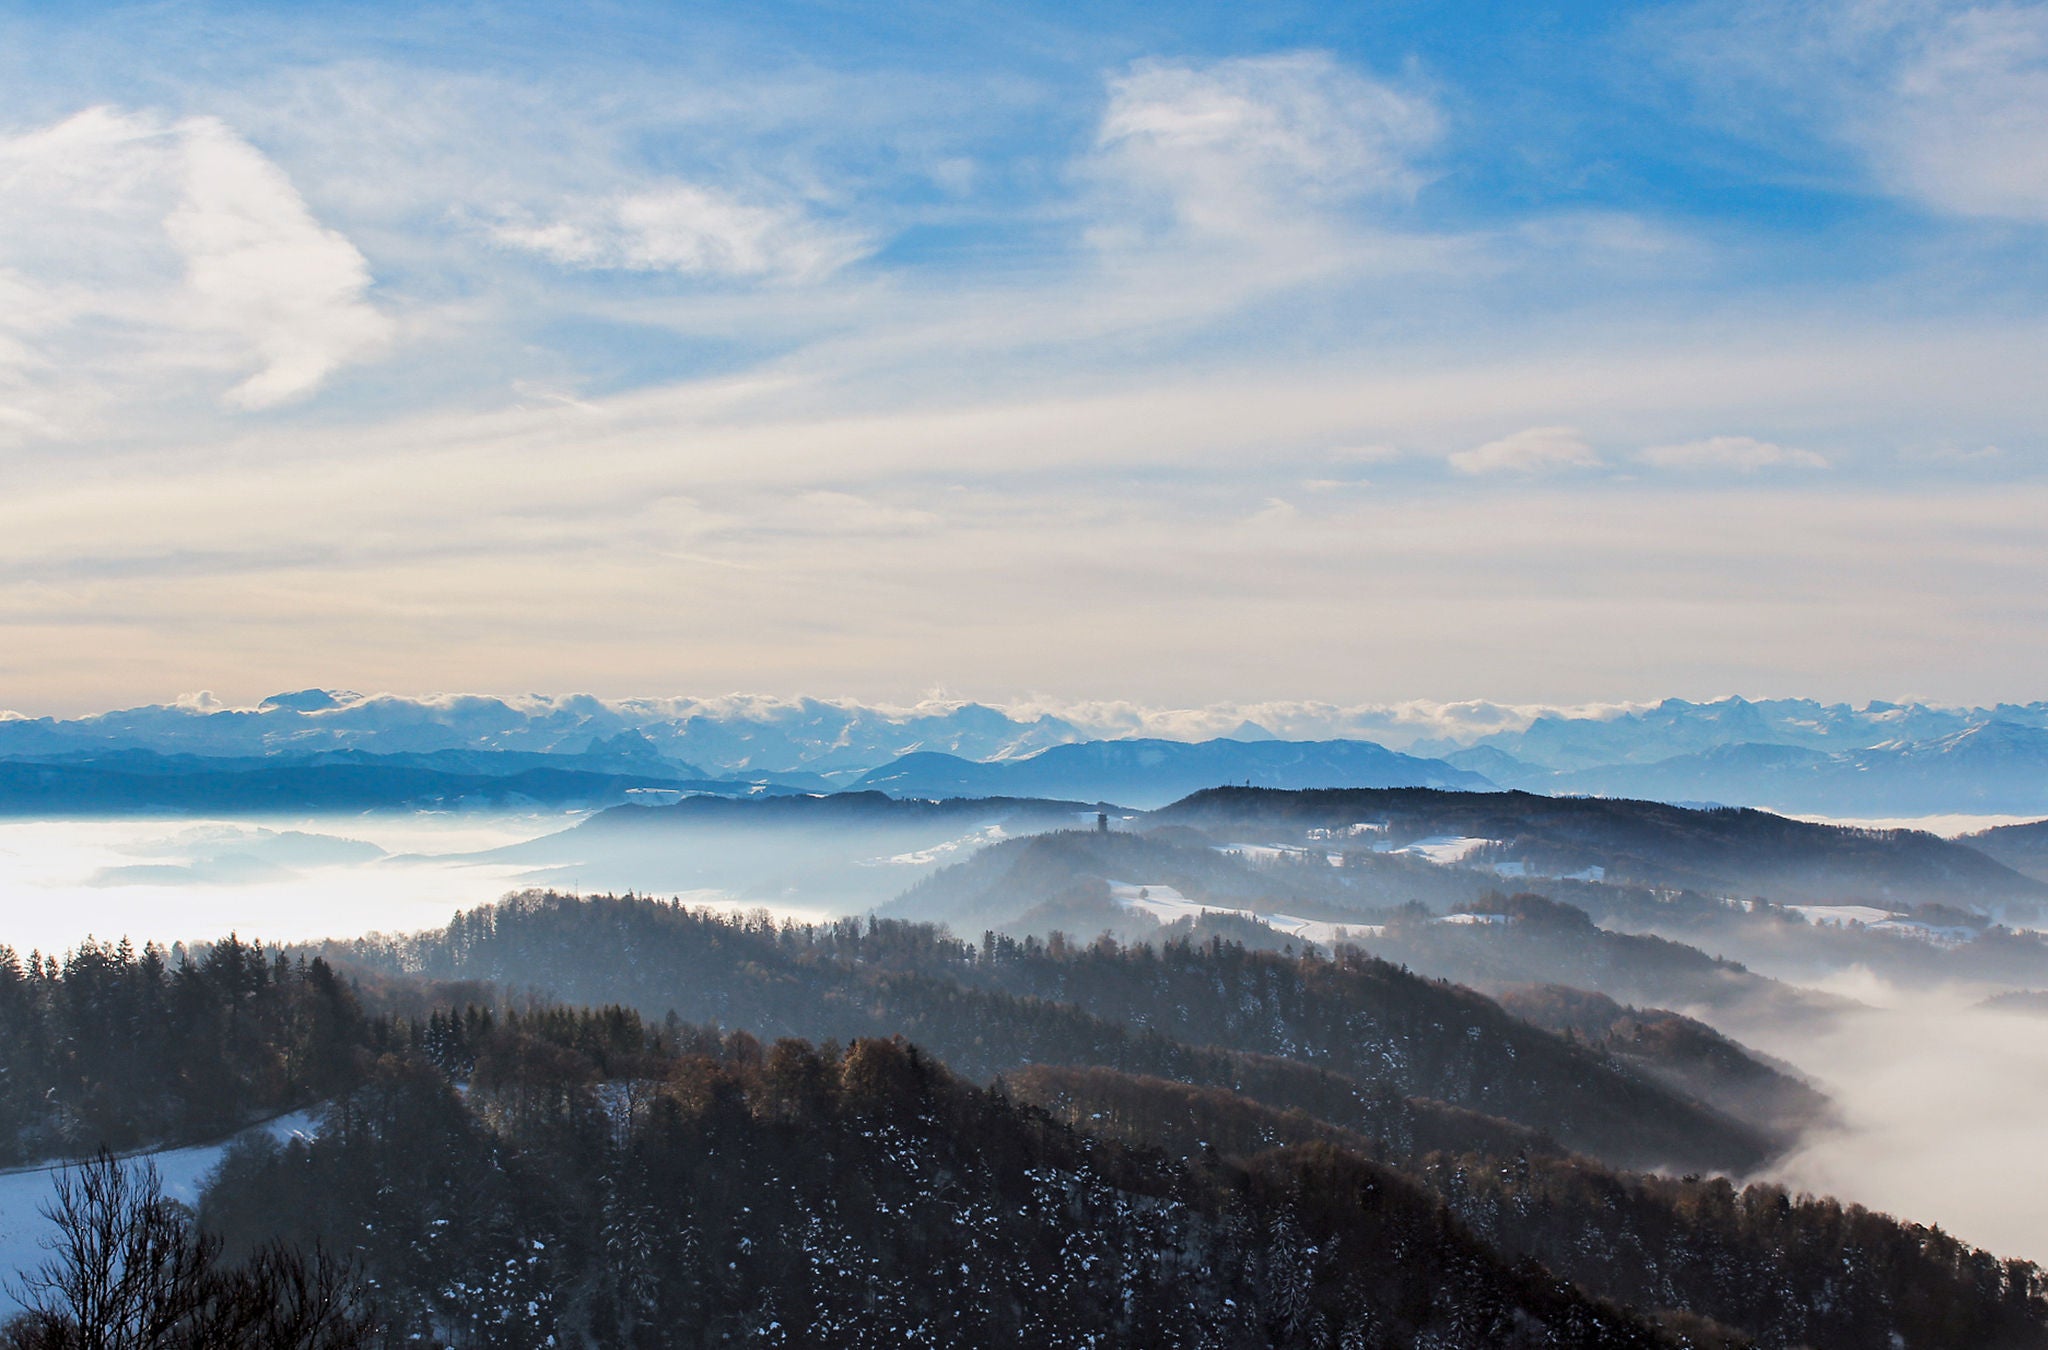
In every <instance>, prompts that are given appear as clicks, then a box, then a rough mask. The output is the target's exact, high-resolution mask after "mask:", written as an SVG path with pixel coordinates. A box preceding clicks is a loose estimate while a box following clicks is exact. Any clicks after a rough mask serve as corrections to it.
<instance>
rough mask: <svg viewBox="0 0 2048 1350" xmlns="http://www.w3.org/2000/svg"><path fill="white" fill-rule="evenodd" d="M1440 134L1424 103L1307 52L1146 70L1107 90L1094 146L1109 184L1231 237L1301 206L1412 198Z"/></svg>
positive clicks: (1142, 65) (1189, 223) (1151, 64)
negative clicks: (1160, 201)
mask: <svg viewBox="0 0 2048 1350" xmlns="http://www.w3.org/2000/svg"><path fill="white" fill-rule="evenodd" d="M1438 132H1439V118H1438V115H1437V113H1436V110H1435V108H1434V106H1433V105H1432V104H1431V103H1430V102H1429V101H1428V100H1427V99H1426V98H1423V97H1421V96H1419V95H1415V94H1410V93H1406V92H1403V91H1401V90H1399V89H1396V88H1394V87H1393V86H1392V85H1389V84H1385V83H1382V82H1380V81H1377V80H1372V79H1368V78H1366V77H1365V76H1362V75H1359V74H1357V73H1356V72H1353V71H1350V70H1347V69H1345V68H1344V67H1343V66H1341V65H1339V64H1338V63H1337V62H1336V61H1334V60H1332V59H1331V58H1330V57H1329V56H1327V55H1325V54H1323V53H1320V52H1302V53H1295V54H1291V55H1283V56H1264V57H1250V58H1240V59H1234V60H1226V61H1218V62H1215V63H1213V64H1209V65H1204V66H1193V65H1175V64H1171V63H1167V62H1161V61H1142V62H1139V63H1138V64H1137V65H1135V66H1133V67H1132V68H1131V69H1130V70H1129V71H1128V72H1127V73H1125V74H1123V75H1121V76H1118V77H1116V78H1115V79H1113V80H1112V81H1111V82H1110V102H1109V109H1108V111H1107V113H1106V114H1105V115H1104V117H1103V121H1102V128H1101V133H1100V136H1099V138H1098V147H1099V150H1100V152H1101V167H1102V169H1103V170H1104V171H1105V173H1106V175H1107V176H1109V177H1111V178H1113V179H1116V180H1119V181H1120V182H1121V183H1123V184H1124V185H1126V186H1129V187H1133V188H1136V189H1138V190H1139V191H1140V192H1141V193H1152V194H1157V195H1158V196H1160V197H1163V198H1164V199H1165V201H1166V202H1167V204H1168V207H1169V209H1170V211H1171V212H1172V214H1173V216H1174V218H1175V219H1176V220H1177V222H1178V223H1179V224H1181V225H1182V226H1185V227H1187V228H1190V229H1192V230H1195V231H1197V232H1201V233H1209V234H1220V235H1226V236H1228V235H1242V234H1246V233H1250V232H1256V231H1258V230H1260V229H1262V228H1264V227H1266V226H1268V225H1271V224H1274V223H1276V222H1278V223H1283V224H1284V223H1286V220H1287V217H1288V215H1289V214H1290V213H1291V212H1294V211H1299V210H1302V209H1321V208H1323V207H1326V206H1329V205H1332V204H1336V203H1341V202H1346V201H1351V200H1355V199H1360V198H1382V199H1389V198H1391V199H1400V198H1405V197H1408V196H1410V195H1412V194H1413V193H1414V192H1415V191H1416V190H1417V189H1418V188H1419V187H1421V186H1422V184H1423V183H1424V181H1426V178H1425V175H1424V174H1423V172H1422V171H1421V170H1420V169H1419V168H1418V167H1417V166H1416V162H1415V161H1416V158H1417V157H1418V156H1419V155H1420V154H1421V153H1422V152H1423V151H1425V150H1426V149H1428V147H1429V146H1430V145H1431V144H1432V143H1433V142H1434V141H1435V140H1436V138H1437V135H1438Z"/></svg>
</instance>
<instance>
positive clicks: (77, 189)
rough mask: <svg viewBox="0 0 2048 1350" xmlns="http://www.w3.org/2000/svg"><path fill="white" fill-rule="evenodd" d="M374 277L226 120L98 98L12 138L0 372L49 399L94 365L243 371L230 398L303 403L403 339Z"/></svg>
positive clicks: (3, 181)
mask: <svg viewBox="0 0 2048 1350" xmlns="http://www.w3.org/2000/svg"><path fill="white" fill-rule="evenodd" d="M369 286H370V273H369V268H368V265H367V264H366V263H365V261H364V259H363V256H362V254H361V253H359V252H358V251H357V250H356V248H355V246H354V245H353V244H351V243H350V242H349V241H348V240H347V239H346V238H344V237H343V236H342V235H340V234H339V233H337V232H335V231H333V230H331V229H328V228H326V227H325V226H323V225H321V224H320V222H319V221H318V220H316V219H315V218H314V216H313V214H312V212H311V211H310V210H309V209H308V207H307V205H306V203H305V201H304V199H303V198H302V197H301V196H300V195H299V193H298V190H297V189H296V188H295V187H294V186H293V185H292V183H291V181H290V179H289V178H287V177H286V176H285V174H284V173H283V171H281V170H280V169H279V168H278V167H277V166H276V165H275V164H273V163H272V162H271V161H270V160H269V159H267V158H266V157H265V156H264V155H263V154H262V153H261V152H260V151H258V150H257V149H256V148H255V147H253V146H251V145H250V144H249V143H248V142H247V141H245V140H243V139H242V138H241V137H239V136H238V135H236V134H235V132H234V131H233V130H232V129H230V128H229V127H228V126H227V125H226V124H225V123H223V122H221V121H219V120H218V119H215V118H211V117H192V118H186V119H184V120H182V121H177V122H165V121H163V120H161V119H159V118H156V117H154V116H151V115H149V114H146V113H124V112H121V111H118V110H115V109H111V108H91V109H88V110H86V111H85V112H82V113H79V114H77V115H75V116H73V117H70V118H68V119H66V120H64V121H62V122H59V123H56V124H55V125H53V126H48V127H44V128H42V129H40V130H35V131H29V132H25V133H21V134H18V135H13V136H6V137H0V291H4V293H5V294H6V296H7V299H8V300H9V302H10V303H9V304H7V306H6V307H5V312H4V313H0V375H5V374H7V373H8V371H9V369H10V368H11V369H12V371H14V372H15V373H17V374H19V373H21V372H26V371H34V372H37V373H38V375H39V378H38V379H37V380H36V381H35V384H36V386H37V388H38V390H39V392H41V393H43V394H44V395H49V394H51V393H54V392H61V393H64V394H71V395H76V394H79V393H80V392H81V391H79V390H77V389H76V388H75V387H72V388H65V387H64V386H65V383H66V379H67V377H72V376H75V375H76V374H77V373H78V372H79V371H80V369H81V368H83V367H96V368H98V369H99V370H101V371H103V372H118V373H119V374H118V377H119V378H122V379H129V380H132V379H133V378H134V377H135V375H136V373H137V372H140V373H143V374H169V375H170V376H171V377H172V379H173V380H174V382H177V383H183V382H184V381H186V380H189V378H190V376H191V375H192V374H193V373H194V372H207V373H212V374H214V375H216V376H218V375H222V374H224V375H227V376H228V377H229V378H233V377H235V376H240V377H241V378H240V379H239V381H238V382H237V383H234V384H233V385H232V386H231V387H229V388H227V389H226V390H223V391H219V392H220V396H221V397H223V398H224V399H225V401H227V402H228V403H230V404H231V405H234V406H239V407H268V406H272V405H275V404H279V403H284V402H289V401H291V400H293V399H296V398H300V397H303V396H304V395H306V394H308V393H311V392H312V391H313V390H314V389H316V388H318V387H319V385H320V384H321V383H322V382H323V381H324V380H325V379H326V378H327V377H328V376H329V375H330V374H332V373H333V372H334V371H335V370H336V369H338V368H340V367H341V366H343V365H345V364H347V363H349V362H351V361H356V360H360V359H362V358H364V357H366V356H368V355H370V354H372V353H373V352H375V351H376V350H377V349H378V348H379V347H380V346H381V345H382V344H383V343H384V342H385V341H386V340H387V338H388V337H389V335H390V331H391V324H390V322H389V320H387V319H386V318H385V317H384V316H383V315H382V314H381V313H379V312H378V310H377V309H376V308H375V307H374V306H373V305H371V304H370V303H369V300H368V298H367V292H368V290H369ZM45 401H46V402H49V401H53V400H49V399H47V398H46V399H45ZM42 415H45V414H39V413H38V412H37V411H35V410H34V409H32V408H21V409H17V410H15V412H14V413H13V415H12V419H11V420H34V419H38V418H39V417H40V416H42Z"/></svg>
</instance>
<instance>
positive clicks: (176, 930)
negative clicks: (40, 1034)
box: [0, 814, 574, 954]
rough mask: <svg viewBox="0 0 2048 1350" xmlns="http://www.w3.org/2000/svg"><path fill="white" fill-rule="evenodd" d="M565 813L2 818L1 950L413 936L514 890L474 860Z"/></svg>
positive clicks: (500, 872) (504, 871)
mask: <svg viewBox="0 0 2048 1350" xmlns="http://www.w3.org/2000/svg"><path fill="white" fill-rule="evenodd" d="M573 820H574V817H570V816H564V815H552V816H531V815H483V814H460V815H454V814H418V815H371V816H342V817H310V818H306V819H297V820H283V819H271V818H266V819H263V820H260V821H251V820H200V821H191V820H148V821H51V820H39V821H22V822H0V943H4V944H5V945H7V946H10V947H13V948H14V949H15V950H16V951H17V952H19V953H22V954H26V953H28V952H29V951H31V950H37V951H42V952H46V953H61V952H65V951H68V950H71V949H72V948H75V947H76V946H77V945H78V944H79V943H80V942H82V941H84V940H85V939H86V938H88V937H90V938H95V939H97V940H100V941H105V942H118V941H120V940H121V939H122V938H124V937H125V938H128V939H130V940H131V941H133V942H134V943H135V944H136V945H137V946H141V945H142V944H143V943H144V942H150V941H154V942H160V943H163V944H165V945H169V944H171V943H173V942H181V941H184V942H189V941H193V940H206V939H212V938H217V937H222V936H225V935H226V934H228V933H236V934H239V935H240V936H242V937H244V938H248V939H252V940H254V939H261V940H263V941H266V942H297V941H312V940H318V939H320V938H328V937H352V936H355V935H357V934H361V933H366V932H371V931H376V930H382V931H388V932H399V931H411V930H415V929H420V928H431V927H436V926H438V925H440V924H443V923H446V922H447V921H448V918H449V916H450V915H451V914H453V913H454V912H455V911H456V910H457V909H467V908H473V907H475V906H477V905H482V904H488V903H490V902H491V901H493V900H496V899H498V898H499V897H500V896H501V895H503V894H504V893H505V892H506V891H508V890H512V889H516V888H517V887H518V885H519V879H520V875H521V872H522V870H523V869H521V868H520V867H517V866H513V865H510V864H505V863H488V862H475V861H470V860H467V859H464V858H462V857H460V856H458V855H464V854H469V853H474V852H478V851H482V850H485V849H490V848H495V847H498V846H501V845H504V844H511V843H518V842H520V841H523V840H526V839H530V838H533V837H534V836H536V835H539V834H544V833H547V832H549V831H551V830H556V829H560V828H563V827H564V826H566V825H569V824H571V823H573Z"/></svg>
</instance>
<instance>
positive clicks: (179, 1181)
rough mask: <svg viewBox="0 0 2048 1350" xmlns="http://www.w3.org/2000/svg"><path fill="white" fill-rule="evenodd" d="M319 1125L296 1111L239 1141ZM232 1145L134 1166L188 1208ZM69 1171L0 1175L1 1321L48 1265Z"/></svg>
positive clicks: (151, 1157) (154, 1157)
mask: <svg viewBox="0 0 2048 1350" xmlns="http://www.w3.org/2000/svg"><path fill="white" fill-rule="evenodd" d="M319 1119H320V1113H319V1111H318V1110H311V1111H294V1112H292V1113H291V1114H290V1115H288V1116H279V1117H277V1118H276V1119H275V1120H268V1121H265V1122H263V1123H262V1124H261V1125H252V1126H250V1127H249V1128H248V1129H247V1130H244V1131H242V1133H241V1134H239V1135H236V1136H235V1138H236V1139H239V1138H242V1137H243V1136H244V1135H250V1134H267V1135H269V1136H270V1137H271V1138H272V1139H278V1140H284V1139H289V1138H291V1137H292V1136H293V1135H295V1134H308V1133H310V1132H311V1131H312V1130H313V1128H314V1126H315V1125H316V1124H317V1123H318V1122H319ZM233 1142H234V1140H233V1139H226V1140H222V1141H220V1142H219V1143H213V1144H199V1145H196V1146H194V1147H192V1148H173V1149H163V1150H160V1151H158V1152H154V1153H141V1154H137V1155H135V1156H134V1158H132V1159H131V1160H130V1161H131V1162H132V1164H133V1165H135V1166H140V1165H141V1164H142V1163H143V1162H144V1161H145V1160H147V1161H150V1162H154V1163H155V1164H156V1171H157V1176H158V1177H160V1178H162V1180H163V1185H164V1194H165V1195H167V1196H169V1197H170V1198H171V1199H173V1200H177V1201H180V1202H182V1203H184V1204H187V1205H196V1204H198V1202H199V1193H200V1191H201V1190H203V1189H204V1188H205V1186H206V1179H207V1177H208V1176H209V1175H211V1174H212V1172H213V1169H214V1168H215V1167H216V1166H218V1165H219V1163H220V1160H221V1156H222V1155H223V1154H225V1153H226V1152H227V1151H228V1145H229V1144H231V1143H233ZM67 1166H69V1164H68V1163H62V1162H58V1163H45V1164H41V1165H36V1166H30V1167H22V1168H16V1169H14V1170H12V1171H7V1172H0V1321H5V1320H6V1319H7V1318H10V1317H12V1316H14V1315H15V1314H16V1313H17V1312H20V1311H21V1305H20V1304H19V1303H18V1302H16V1300H15V1295H16V1293H17V1292H18V1290H17V1289H16V1288H15V1286H16V1285H18V1284H19V1283H20V1281H21V1279H22V1277H23V1276H24V1275H26V1274H28V1273H30V1272H32V1271H34V1270H36V1269H38V1268H40V1267H41V1266H42V1264H43V1262H45V1261H47V1260H48V1259H49V1251H48V1250H47V1249H46V1248H45V1247H44V1245H43V1244H44V1242H45V1241H46V1240H47V1239H49V1238H50V1237H52V1236H53V1235H54V1234H55V1232H56V1226H55V1225H54V1224H52V1223H51V1222H50V1221H49V1220H48V1219H47V1218H45V1217H44V1215H43V1212H42V1209H43V1206H44V1205H45V1204H47V1203H49V1201H50V1198H51V1197H52V1195H53V1194H54V1193H55V1188H56V1179H57V1175H58V1174H59V1173H60V1172H62V1171H63V1170H64V1169H65V1167H67Z"/></svg>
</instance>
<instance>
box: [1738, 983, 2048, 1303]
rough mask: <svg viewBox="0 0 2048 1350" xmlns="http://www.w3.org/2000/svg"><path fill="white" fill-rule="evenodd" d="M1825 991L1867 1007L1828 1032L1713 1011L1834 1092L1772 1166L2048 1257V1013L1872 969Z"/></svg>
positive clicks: (1976, 1238)
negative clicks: (2004, 1006) (1818, 1124)
mask: <svg viewBox="0 0 2048 1350" xmlns="http://www.w3.org/2000/svg"><path fill="white" fill-rule="evenodd" d="M1817 987H1820V988H1825V989H1827V990H1828V991H1829V992H1832V993H1836V994H1840V995H1843V996H1845V997H1848V998H1852V999H1855V1000H1857V1001H1858V1002H1859V1003H1861V1004H1864V1005H1866V1006H1865V1007H1864V1008H1863V1009H1862V1010H1860V1011H1854V1012H1848V1013H1844V1014H1842V1015H1840V1016H1839V1017H1837V1018H1836V1019H1834V1020H1833V1021H1832V1023H1830V1024H1829V1025H1828V1027H1827V1029H1826V1030H1824V1031H1821V1032H1818V1033H1810V1032H1806V1033H1802V1032H1792V1031H1788V1030H1786V1029H1785V1028H1783V1027H1781V1026H1773V1025H1772V1024H1770V1023H1768V1022H1751V1023H1743V1022H1739V1021H1735V1022H1731V1021H1728V1020H1727V1019H1724V1018H1717V1019H1716V1020H1717V1021H1720V1022H1721V1023H1722V1025H1723V1029H1724V1030H1726V1031H1728V1032H1729V1033H1730V1034H1732V1035H1735V1036H1737V1037H1738V1038H1739V1039H1741V1040H1742V1041H1744V1042H1745V1043H1746V1044H1748V1045H1750V1046H1752V1047H1754V1048H1756V1049H1758V1050H1762V1051H1764V1052H1765V1053H1767V1054H1770V1055H1774V1056H1776V1057H1778V1058H1779V1059H1782V1060H1785V1061H1786V1062H1788V1063H1790V1064H1792V1065H1794V1066H1795V1067H1797V1068H1798V1069H1800V1070H1801V1071H1802V1072H1803V1073H1804V1074H1805V1075H1806V1076H1807V1077H1808V1078H1810V1079H1811V1080H1812V1081H1813V1082H1814V1083H1815V1084H1816V1085H1817V1086H1819V1087H1820V1088H1821V1089H1822V1090H1823V1091H1825V1092H1826V1093H1827V1094H1828V1095H1829V1096H1830V1097H1831V1098H1832V1099H1833V1100H1834V1103H1835V1106H1836V1110H1837V1115H1838V1122H1837V1124H1836V1125H1835V1126H1834V1127H1833V1128H1828V1129H1823V1130H1820V1131H1817V1132H1814V1133H1813V1134H1811V1135H1809V1136H1808V1138H1807V1139H1806V1140H1805V1141H1804V1143H1803V1144H1802V1145H1801V1146H1800V1147H1799V1148H1798V1149H1797V1150H1795V1151H1794V1152H1793V1153H1792V1154H1791V1155H1790V1156H1788V1157H1786V1158H1784V1159H1782V1160H1780V1162H1779V1163H1778V1164H1776V1165H1775V1166H1774V1167H1773V1168H1771V1169H1770V1173H1769V1175H1770V1176H1771V1177H1772V1178H1773V1179H1776V1180H1779V1181H1782V1182H1784V1183H1785V1184H1786V1185H1787V1186H1789V1187H1791V1188H1793V1189H1795V1190H1800V1191H1806V1192H1810V1193H1812V1194H1816V1195H1832V1196H1834V1197H1836V1198H1837V1199H1840V1200H1842V1201H1844V1202H1850V1201H1853V1202H1855V1203H1858V1204H1862V1205H1864V1206H1866V1207H1868V1208H1870V1209H1877V1210H1883V1211H1885V1212H1886V1213H1889V1214H1892V1215H1894V1216H1896V1217H1899V1218H1902V1219H1907V1220H1910V1221H1912V1222H1915V1223H1920V1224H1928V1225H1933V1224H1939V1225H1940V1226H1941V1227H1942V1228H1943V1229H1944V1230H1946V1231H1948V1232H1949V1233H1952V1234H1954V1235H1955V1236H1957V1237H1959V1238H1962V1239H1963V1240H1965V1241H1967V1242H1970V1243H1972V1244H1975V1245H1978V1246H1982V1247H1985V1248H1988V1249H1989V1250H1991V1251H1993V1252H1995V1253H1997V1254H1998V1255H1999V1256H2001V1257H2014V1256H2017V1257H2024V1258H2026V1259H2028V1260H2031V1261H2036V1262H2040V1263H2043V1264H2048V1207H2044V1206H2043V1204H2042V1197H2043V1196H2048V1134H2044V1125H2048V1018H2044V1017H2042V1016H2040V1015H2038V1014H2030V1013H2023V1012H2014V1011H1997V1010H1993V1009H1989V1008H1985V1007H1982V1006H1980V1005H1981V1001H1982V1000H1983V999H1984V998H1985V997H1986V995H1987V993H1989V992H1992V991H1990V990H1987V989H1985V988H1967V989H1966V988H1959V987H1950V988H1944V989H1939V990H1932V991H1929V990H1908V989H1905V988H1902V987H1901V986H1898V985H1896V984H1893V983H1890V982H1888V981H1884V980H1880V979H1878V978H1876V977H1875V976H1872V975H1870V974H1869V973H1868V972H1865V971H1861V970H1852V971H1848V972H1844V973H1842V974H1841V975H1839V976H1837V977H1835V978H1833V979H1830V980H1827V981H1823V982H1821V983H1820V984H1819V985H1818V986H1817Z"/></svg>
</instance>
